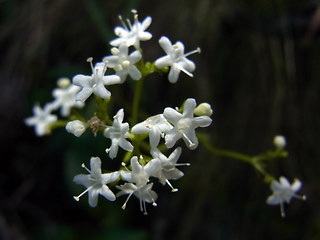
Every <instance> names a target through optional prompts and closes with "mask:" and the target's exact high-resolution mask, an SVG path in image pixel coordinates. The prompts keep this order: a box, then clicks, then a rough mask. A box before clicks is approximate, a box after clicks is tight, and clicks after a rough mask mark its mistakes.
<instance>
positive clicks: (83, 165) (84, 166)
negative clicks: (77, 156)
mask: <svg viewBox="0 0 320 240" xmlns="http://www.w3.org/2000/svg"><path fill="white" fill-rule="evenodd" d="M81 167H83V168H84V169H85V170H87V171H88V173H91V171H90V170H89V169H88V168H87V167H86V165H85V164H84V163H82V164H81Z"/></svg>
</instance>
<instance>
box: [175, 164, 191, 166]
mask: <svg viewBox="0 0 320 240" xmlns="http://www.w3.org/2000/svg"><path fill="white" fill-rule="evenodd" d="M190 165H191V164H190V163H176V164H175V166H176V167H181V166H190Z"/></svg>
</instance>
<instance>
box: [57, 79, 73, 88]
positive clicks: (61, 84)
mask: <svg viewBox="0 0 320 240" xmlns="http://www.w3.org/2000/svg"><path fill="white" fill-rule="evenodd" d="M70 84H71V81H70V79H69V78H66V77H64V78H59V79H58V81H57V86H58V87H59V88H63V89H65V88H67V87H69V86H70Z"/></svg>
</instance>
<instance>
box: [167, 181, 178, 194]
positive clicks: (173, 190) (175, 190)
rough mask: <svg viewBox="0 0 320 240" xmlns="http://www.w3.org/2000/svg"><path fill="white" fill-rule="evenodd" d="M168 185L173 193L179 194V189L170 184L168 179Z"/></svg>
mask: <svg viewBox="0 0 320 240" xmlns="http://www.w3.org/2000/svg"><path fill="white" fill-rule="evenodd" d="M166 183H167V184H168V185H169V187H170V188H171V192H178V188H174V187H173V186H172V185H171V183H170V182H169V180H168V179H166Z"/></svg>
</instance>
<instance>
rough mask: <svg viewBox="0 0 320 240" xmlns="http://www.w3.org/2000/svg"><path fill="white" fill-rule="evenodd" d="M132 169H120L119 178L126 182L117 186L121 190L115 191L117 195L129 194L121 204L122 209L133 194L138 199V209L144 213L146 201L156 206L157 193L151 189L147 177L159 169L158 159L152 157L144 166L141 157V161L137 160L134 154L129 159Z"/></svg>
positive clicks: (145, 212) (145, 211)
mask: <svg viewBox="0 0 320 240" xmlns="http://www.w3.org/2000/svg"><path fill="white" fill-rule="evenodd" d="M130 163H131V168H132V171H129V170H128V169H127V171H120V175H121V178H122V179H123V180H125V181H127V183H125V184H123V185H121V186H117V188H118V189H120V190H121V191H120V192H118V193H117V197H118V196H122V195H124V194H129V196H128V197H127V199H126V201H125V203H124V204H123V205H122V209H125V208H126V205H127V202H128V201H129V199H130V197H131V196H132V194H133V195H135V196H136V197H137V198H139V201H140V210H141V211H142V212H143V213H144V214H145V215H146V214H147V209H146V202H148V203H151V202H152V205H153V206H157V204H156V202H155V201H156V200H157V198H158V195H157V193H156V192H155V191H153V190H152V185H153V183H148V182H149V177H150V176H153V175H154V174H155V172H156V171H158V169H159V166H160V165H159V164H160V162H159V160H157V159H153V160H151V161H150V162H149V163H148V164H147V165H146V166H144V165H143V159H142V157H141V163H142V165H140V164H139V162H138V157H136V156H134V157H132V158H131V160H130Z"/></svg>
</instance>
